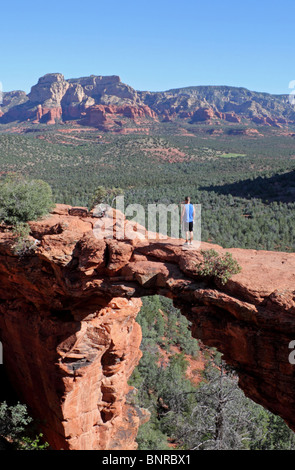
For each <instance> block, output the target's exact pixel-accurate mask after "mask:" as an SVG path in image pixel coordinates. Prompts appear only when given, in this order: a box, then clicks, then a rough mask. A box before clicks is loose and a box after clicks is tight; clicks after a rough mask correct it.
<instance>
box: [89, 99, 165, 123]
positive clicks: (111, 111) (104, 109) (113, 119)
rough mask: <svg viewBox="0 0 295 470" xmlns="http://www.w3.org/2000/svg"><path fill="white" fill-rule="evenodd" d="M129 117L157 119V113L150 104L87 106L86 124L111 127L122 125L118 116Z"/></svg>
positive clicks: (133, 118) (138, 119)
mask: <svg viewBox="0 0 295 470" xmlns="http://www.w3.org/2000/svg"><path fill="white" fill-rule="evenodd" d="M122 117H127V118H129V119H132V120H134V121H135V122H137V123H140V122H141V120H142V119H146V118H151V119H154V120H155V119H157V115H156V113H155V112H154V111H152V110H151V109H150V108H149V107H148V106H131V105H125V106H106V105H101V104H100V105H94V106H89V107H88V108H86V116H85V118H84V122H83V123H84V124H85V125H87V126H93V127H98V128H105V129H111V128H112V127H114V126H116V125H117V126H118V125H122V122H121V121H118V118H122Z"/></svg>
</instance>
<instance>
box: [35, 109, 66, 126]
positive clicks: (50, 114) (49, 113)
mask: <svg viewBox="0 0 295 470" xmlns="http://www.w3.org/2000/svg"><path fill="white" fill-rule="evenodd" d="M61 118H62V108H61V107H58V108H43V107H42V106H41V105H38V107H37V112H36V119H35V120H34V121H33V122H34V123H39V122H44V123H46V124H49V125H50V124H51V125H52V124H56V122H57V121H60V120H61Z"/></svg>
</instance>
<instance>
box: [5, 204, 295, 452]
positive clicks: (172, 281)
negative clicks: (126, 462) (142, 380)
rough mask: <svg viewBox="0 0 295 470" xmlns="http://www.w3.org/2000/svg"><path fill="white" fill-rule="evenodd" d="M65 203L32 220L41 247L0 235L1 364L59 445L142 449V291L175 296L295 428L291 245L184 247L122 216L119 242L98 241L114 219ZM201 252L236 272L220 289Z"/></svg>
mask: <svg viewBox="0 0 295 470" xmlns="http://www.w3.org/2000/svg"><path fill="white" fill-rule="evenodd" d="M69 208H70V207H69V206H64V205H57V206H56V208H55V209H54V210H53V211H52V213H51V214H50V216H48V217H46V218H43V219H42V220H39V221H37V222H31V223H30V226H31V238H32V241H34V242H35V243H36V245H35V251H33V252H32V253H30V254H29V255H27V256H22V257H19V256H17V255H16V254H14V252H13V249H12V246H13V243H14V240H13V237H12V234H11V232H9V231H6V230H5V228H3V227H2V228H1V230H2V231H1V233H0V280H1V283H0V340H1V341H2V344H3V357H4V367H5V369H6V371H7V374H8V375H9V380H10V381H11V384H12V385H13V387H14V388H15V390H16V391H17V392H18V394H19V397H20V398H21V399H22V400H23V401H24V402H25V403H26V404H27V405H28V407H29V410H30V412H31V413H32V414H33V416H34V417H35V418H38V419H39V420H40V421H41V425H42V429H43V432H44V436H45V438H46V440H47V441H48V442H49V443H50V446H51V448H52V449H57V450H60V449H65V450H67V449H70V450H84V449H87V450H95V449H96V450H103V449H104V450H113V449H124V450H133V449H134V450H135V449H136V448H137V445H136V441H135V439H136V435H137V431H138V427H139V426H140V424H141V423H143V422H145V421H147V420H148V418H149V415H148V412H147V411H145V410H143V409H140V408H139V407H136V406H135V405H134V404H133V403H132V395H133V394H134V390H133V389H132V387H130V386H129V385H128V379H129V377H130V375H131V373H132V371H133V370H134V367H135V366H136V365H137V364H138V362H139V360H140V357H141V352H140V343H141V329H140V327H139V325H138V324H137V323H136V315H137V313H138V311H139V310H140V307H141V300H140V298H141V297H142V296H145V295H154V294H159V295H163V296H167V297H169V298H171V299H173V301H174V304H175V306H177V307H178V308H179V309H180V310H181V312H182V313H183V314H184V315H185V316H187V318H188V319H189V320H190V322H191V324H192V328H191V331H192V335H193V337H195V338H198V339H201V340H202V341H203V343H204V344H206V345H208V346H212V347H216V348H217V349H218V350H219V351H220V352H221V353H223V357H224V359H225V360H226V362H227V363H228V364H230V365H231V366H233V367H234V368H235V370H236V371H237V374H238V376H239V385H240V387H241V388H242V390H243V391H244V392H245V394H246V395H247V396H248V397H250V398H251V399H253V400H254V401H256V402H257V403H260V404H261V405H263V406H264V407H265V408H267V409H269V410H270V411H271V412H273V413H275V414H277V415H280V416H281V417H282V418H283V419H284V420H285V421H286V422H287V424H288V425H289V426H290V428H291V429H293V430H295V393H294V392H295V381H294V377H295V365H292V364H291V363H290V362H289V354H290V348H289V344H290V342H291V341H292V340H295V291H294V281H295V253H282V252H267V251H256V250H243V249H227V250H225V249H223V248H221V247H220V246H216V245H212V244H208V243H202V244H201V247H199V248H196V249H195V248H192V249H189V250H183V247H182V244H183V240H178V239H172V238H166V239H161V238H160V237H159V236H157V235H156V234H154V235H152V234H150V233H149V234H148V236H147V232H146V231H145V230H143V231H140V230H139V231H138V232H137V236H136V237H135V236H130V234H131V232H133V235H134V233H135V227H134V226H133V225H132V223H131V222H128V221H126V220H125V219H124V217H123V215H122V214H121V216H120V217H117V218H116V219H115V223H114V225H113V226H112V228H113V230H114V234H115V236H116V237H117V238H113V239H111V238H102V239H99V237H97V234H98V233H99V230H101V228H102V224H104V223H106V221H107V220H109V218H110V217H109V215H108V214H107V215H106V216H105V218H103V219H96V218H93V217H82V216H79V215H78V216H77V215H76V216H74V215H69ZM112 214H113V213H112ZM112 220H113V219H112ZM122 227H124V228H125V229H126V230H125V238H120V237H118V234H120V233H122ZM137 229H138V227H137ZM126 233H127V235H128V233H129V236H126ZM200 248H201V249H205V250H206V249H209V248H214V249H215V250H216V251H218V252H219V253H224V252H225V251H229V252H230V253H231V254H232V255H233V257H234V258H235V259H236V260H237V261H238V263H239V264H240V266H241V268H242V270H241V272H240V273H239V274H235V275H234V276H233V277H232V278H231V279H230V280H229V281H228V282H227V283H226V284H225V285H217V284H216V283H215V284H213V283H212V281H210V280H206V279H204V278H201V277H200V276H199V275H198V273H197V264H198V262H199V261H200V258H201V253H200Z"/></svg>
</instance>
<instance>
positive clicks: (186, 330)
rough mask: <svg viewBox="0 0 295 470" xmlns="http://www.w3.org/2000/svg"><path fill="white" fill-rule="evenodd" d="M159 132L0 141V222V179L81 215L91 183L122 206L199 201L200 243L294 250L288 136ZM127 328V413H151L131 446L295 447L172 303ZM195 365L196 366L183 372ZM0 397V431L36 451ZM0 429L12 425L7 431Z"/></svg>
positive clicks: (150, 308)
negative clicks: (135, 332)
mask: <svg viewBox="0 0 295 470" xmlns="http://www.w3.org/2000/svg"><path fill="white" fill-rule="evenodd" d="M169 126H170V124H168V125H167V126H166V130H165V132H164V131H163V133H161V134H157V133H155V134H153V136H150V135H137V136H134V135H114V134H110V133H109V134H108V133H106V134H103V135H98V133H97V131H95V132H94V131H93V132H92V131H84V132H83V135H82V136H81V132H78V131H77V132H76V133H75V132H68V133H66V132H61V131H60V129H59V128H55V126H52V128H50V129H48V128H46V129H44V128H42V126H40V128H36V130H35V132H28V133H27V134H25V135H17V134H8V133H2V134H1V133H0V171H1V178H2V186H1V180H0V187H1V190H0V197H1V198H2V199H1V201H2V202H1V205H2V207H1V209H2V212H1V217H2V220H4V219H5V218H6V219H7V220H9V221H12V222H13V220H14V219H13V217H14V216H15V214H14V213H13V212H11V211H10V212H9V211H8V207H7V200H8V199H9V193H7V191H6V190H5V184H7V180H6V178H7V174H9V175H10V177H11V175H16V176H17V175H21V176H23V177H25V178H26V179H28V180H30V179H33V180H42V181H43V182H45V183H42V184H45V186H44V190H45V193H44V201H45V203H46V205H47V206H48V210H49V208H50V204H51V202H50V201H49V199H50V198H51V197H52V198H53V200H54V202H55V203H64V204H71V205H77V206H87V207H90V205H91V201H92V199H93V195H94V193H95V191H96V189H97V188H98V187H99V186H103V187H104V188H122V190H123V192H124V196H125V204H126V205H127V204H131V203H138V204H142V205H143V206H144V207H147V205H148V204H149V203H164V204H170V203H177V204H180V203H182V202H183V200H184V197H185V196H187V195H189V196H190V197H191V202H192V203H195V204H201V224H202V240H203V241H209V242H212V243H216V244H220V245H221V246H223V247H225V248H229V247H241V248H252V249H258V250H260V249H262V250H277V251H287V252H294V250H295V217H294V215H295V202H294V201H295V198H294V196H295V181H294V175H295V152H294V138H293V137H291V136H282V135H279V134H274V133H272V132H271V131H268V132H267V133H265V135H264V137H263V138H262V137H253V138H249V137H247V136H239V137H236V136H230V135H228V134H226V133H225V134H224V135H222V136H218V137H214V136H210V135H204V134H201V133H197V132H196V133H195V135H192V136H188V135H173V132H174V129H173V125H172V124H171V126H170V127H169ZM64 130H67V126H66V125H65V126H63V131H64ZM5 182H6V183H5ZM46 183H47V185H46ZM49 188H51V189H49ZM5 191H6V192H5ZM51 191H52V194H51ZM36 194H37V193H36ZM5 201H6V202H5ZM4 206H5V207H6V209H5V210H4ZM37 216H38V214H36V217H37ZM25 219H26V214H23V215H22V219H21V221H22V222H25ZM137 321H138V322H139V323H140V325H141V328H142V332H143V340H142V344H141V349H142V352H143V356H142V359H141V361H140V363H139V365H138V367H137V368H136V369H135V371H134V373H133V375H132V377H131V378H130V384H131V385H132V386H134V387H135V388H136V389H137V395H136V396H135V397H134V402H135V404H136V405H138V406H140V407H143V408H145V409H147V410H149V412H150V420H149V421H148V422H147V423H146V424H144V425H143V426H142V427H141V428H140V430H139V434H138V437H137V442H138V448H139V449H171V448H177V449H186V450H187V449H194V450H203V449H219V450H223V449H249V450H265V449H289V450H290V449H295V438H294V433H293V432H292V431H290V429H289V428H288V427H287V426H286V425H285V424H284V422H283V421H282V420H281V419H280V418H279V417H277V416H274V415H272V414H271V413H270V412H268V411H267V410H265V409H263V408H262V407H260V406H258V405H256V404H255V403H253V402H252V401H251V400H249V399H247V398H246V397H245V396H244V394H243V392H242V391H241V390H240V389H239V388H238V385H237V377H236V375H235V371H233V370H230V369H229V368H228V367H227V366H226V364H224V362H223V361H222V358H221V357H220V355H219V353H218V352H217V351H215V350H212V349H210V348H206V347H205V346H204V345H201V344H199V342H198V341H197V340H195V339H193V338H192V337H191V334H190V325H189V323H188V321H187V320H186V319H185V317H183V316H182V315H181V314H180V312H179V311H178V310H177V309H176V308H175V307H173V305H172V303H171V301H170V300H168V299H165V298H162V297H157V296H156V297H153V298H149V297H147V298H144V299H143V307H142V309H141V311H140V313H139V315H138V317H137ZM191 361H192V362H191ZM194 361H195V362H196V363H198V362H201V363H202V364H204V368H203V369H201V370H199V369H198V368H197V367H196V368H195V369H193V370H191V367H189V366H190V364H191V363H192V364H194ZM188 370H190V373H189V374H188ZM1 399H2V405H1V406H0V429H1V431H0V434H1V435H4V436H11V438H12V439H14V440H15V443H16V447H17V448H22V446H24V445H27V446H30V447H32V446H33V447H34V446H35V447H40V448H41V449H42V450H43V448H44V447H43V444H40V443H39V437H36V436H38V433H37V434H34V435H33V437H29V438H28V439H29V441H28V440H26V436H28V433H27V434H26V429H29V427H30V418H29V417H27V415H26V412H27V411H26V410H24V409H22V408H21V409H20V408H18V409H15V407H16V406H20V405H17V403H16V402H13V401H12V402H9V403H8V405H7V403H6V401H5V397H2V398H1ZM15 414H16V416H20V417H19V418H18V419H17V420H16V423H19V422H20V424H18V425H17V426H18V427H17V426H16V425H15V426H14V425H13V416H14V415H15ZM18 420H19V421H18ZM8 422H9V423H11V422H12V425H11V426H8V427H7V426H6V427H5V423H8ZM1 426H2V427H1ZM19 436H20V437H19ZM29 436H31V434H29ZM45 448H46V446H45Z"/></svg>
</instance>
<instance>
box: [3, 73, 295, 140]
mask: <svg viewBox="0 0 295 470" xmlns="http://www.w3.org/2000/svg"><path fill="white" fill-rule="evenodd" d="M70 120H76V121H77V123H78V124H85V123H86V124H87V125H89V126H94V127H99V128H101V129H102V130H106V131H109V130H115V131H116V130H117V128H118V126H119V127H120V126H121V127H122V126H123V127H126V128H127V127H128V128H129V127H130V128H131V127H132V126H130V122H129V124H128V120H131V121H133V122H134V123H135V124H136V125H138V124H139V125H142V124H143V123H144V122H145V121H146V120H151V122H153V121H156V122H159V123H164V124H165V123H169V122H173V121H175V120H183V121H186V122H187V123H188V124H194V125H195V124H196V125H197V124H202V123H206V124H209V125H211V124H218V123H220V124H222V123H228V124H229V125H231V124H233V125H234V124H239V123H242V122H243V123H245V124H246V125H252V126H253V125H257V126H258V127H260V126H267V127H273V128H279V129H280V128H282V127H284V126H287V125H288V124H289V123H291V124H292V123H295V111H294V109H293V107H292V105H291V104H290V102H289V99H288V96H287V95H271V94H268V93H259V92H253V91H250V90H247V89H245V88H237V87H227V86H192V87H187V88H178V89H174V90H168V91H163V92H149V91H138V90H135V89H134V88H132V87H131V86H129V85H127V84H125V83H122V81H121V79H120V77H119V76H117V75H111V76H102V75H90V76H89V77H81V78H71V79H65V77H64V75H63V74H61V73H48V74H46V75H44V76H43V77H40V78H39V80H38V83H37V84H36V85H33V86H32V88H31V91H30V93H28V94H26V93H25V92H24V91H21V90H17V91H10V92H5V93H3V102H2V105H1V107H0V123H1V124H7V123H10V122H14V123H16V125H17V123H18V122H19V123H21V122H24V121H29V122H31V123H34V124H39V123H41V124H48V125H52V124H59V123H63V122H67V121H70Z"/></svg>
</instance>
